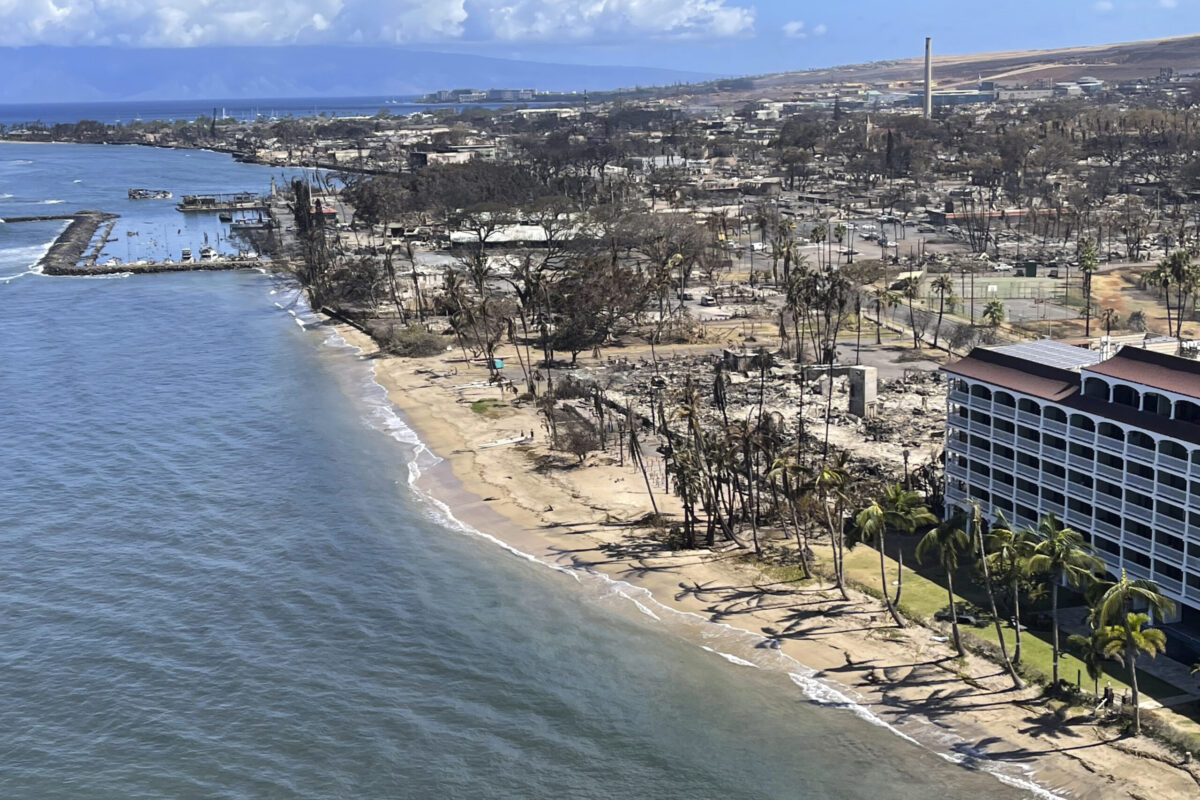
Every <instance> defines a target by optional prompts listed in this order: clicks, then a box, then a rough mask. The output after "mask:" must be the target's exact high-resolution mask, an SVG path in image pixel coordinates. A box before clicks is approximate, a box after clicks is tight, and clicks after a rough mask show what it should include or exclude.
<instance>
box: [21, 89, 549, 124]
mask: <svg viewBox="0 0 1200 800" xmlns="http://www.w3.org/2000/svg"><path fill="white" fill-rule="evenodd" d="M415 100H416V97H415V96H412V95H409V96H386V97H385V96H379V97H263V98H258V99H245V98H239V99H232V100H220V99H218V100H123V101H112V102H103V103H0V125H20V124H23V123H30V122H42V123H45V124H46V125H54V124H56V123H60V122H62V123H74V122H78V121H79V120H81V119H90V120H96V121H97V122H103V123H106V124H115V123H118V122H119V123H123V124H128V123H130V122H134V121H136V120H142V121H144V122H150V121H151V120H156V119H158V120H171V121H174V120H189V121H190V120H194V119H196V117H199V116H202V115H203V116H212V114H213V111H214V110H215V111H216V113H217V115H218V116H220V117H230V118H233V119H236V120H240V121H242V122H253V121H254V120H256V119H258V118H259V117H260V116H261V117H264V118H266V119H271V118H273V117H274V118H278V119H283V118H284V117H315V116H317V115H319V114H324V115H326V116H330V117H362V116H367V117H369V116H373V115H375V114H378V113H379V112H380V111H387V113H389V114H393V115H402V114H412V113H414V112H417V111H424V110H426V109H429V108H447V107H453V108H462V106H445V105H432V106H431V105H430V104H428V103H417V102H414V101H415ZM501 105H504V104H502V103H483V104H481V107H485V108H497V107H499V106H501ZM524 105H539V104H538V103H525V104H524ZM543 105H544V104H543Z"/></svg>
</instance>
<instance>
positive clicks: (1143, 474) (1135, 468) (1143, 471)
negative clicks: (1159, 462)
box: [1125, 460, 1154, 481]
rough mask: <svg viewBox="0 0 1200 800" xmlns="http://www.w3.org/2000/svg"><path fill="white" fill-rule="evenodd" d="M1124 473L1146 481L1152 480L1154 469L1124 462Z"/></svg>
mask: <svg viewBox="0 0 1200 800" xmlns="http://www.w3.org/2000/svg"><path fill="white" fill-rule="evenodd" d="M1125 471H1126V472H1128V473H1129V474H1130V475H1136V476H1137V477H1139V478H1145V479H1146V480H1148V481H1153V480H1154V467H1147V466H1146V465H1145V464H1140V463H1138V462H1137V461H1132V460H1131V461H1126V462H1125Z"/></svg>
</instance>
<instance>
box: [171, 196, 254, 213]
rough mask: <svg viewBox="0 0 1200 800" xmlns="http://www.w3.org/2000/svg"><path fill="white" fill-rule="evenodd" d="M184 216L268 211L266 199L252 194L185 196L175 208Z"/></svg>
mask: <svg viewBox="0 0 1200 800" xmlns="http://www.w3.org/2000/svg"><path fill="white" fill-rule="evenodd" d="M175 208H176V210H178V211H182V212H184V213H186V214H199V213H219V212H221V211H268V210H269V209H270V205H269V204H268V203H267V198H265V197H262V196H260V195H257V194H255V193H254V192H237V193H235V194H185V195H184V196H183V197H182V198H181V199H180V201H179V203H178V205H176V206H175Z"/></svg>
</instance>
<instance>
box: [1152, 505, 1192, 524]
mask: <svg viewBox="0 0 1200 800" xmlns="http://www.w3.org/2000/svg"><path fill="white" fill-rule="evenodd" d="M1158 513H1160V514H1162V515H1163V516H1166V517H1170V518H1171V519H1177V520H1179V521H1180V522H1183V521H1184V519H1185V517H1184V515H1183V509H1182V508H1180V507H1179V506H1177V505H1175V504H1174V503H1168V502H1167V501H1166V500H1159V501H1158Z"/></svg>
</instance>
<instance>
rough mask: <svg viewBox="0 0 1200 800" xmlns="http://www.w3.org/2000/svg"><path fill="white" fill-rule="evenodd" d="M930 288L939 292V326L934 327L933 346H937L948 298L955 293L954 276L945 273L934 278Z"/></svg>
mask: <svg viewBox="0 0 1200 800" xmlns="http://www.w3.org/2000/svg"><path fill="white" fill-rule="evenodd" d="M930 288H931V289H933V291H935V292H937V294H938V316H937V327H935V328H934V329H933V346H934V347H937V344H938V334H939V333H941V332H942V316H943V315H944V314H945V313H946V298H948V297H951V296H953V295H954V278H952V277H950V275H949V274H948V273H947V274H943V275H939V276H937V277H936V278H934V279H933V283H932V284H931V285H930Z"/></svg>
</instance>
